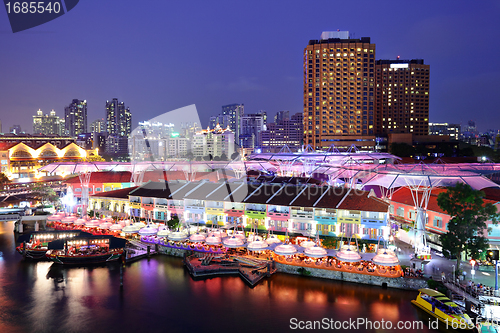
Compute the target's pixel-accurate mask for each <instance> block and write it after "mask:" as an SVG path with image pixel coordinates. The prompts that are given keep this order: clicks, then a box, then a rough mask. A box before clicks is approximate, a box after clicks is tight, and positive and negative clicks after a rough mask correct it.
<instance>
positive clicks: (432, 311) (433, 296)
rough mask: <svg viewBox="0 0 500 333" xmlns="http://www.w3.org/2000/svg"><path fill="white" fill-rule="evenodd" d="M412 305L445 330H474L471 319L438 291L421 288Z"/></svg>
mask: <svg viewBox="0 0 500 333" xmlns="http://www.w3.org/2000/svg"><path fill="white" fill-rule="evenodd" d="M418 291H419V294H418V296H417V298H416V299H415V300H412V301H411V302H412V304H413V305H415V306H417V307H418V308H420V309H422V310H424V311H425V312H427V313H428V314H429V315H431V316H433V317H435V318H437V319H438V320H439V321H440V322H441V323H443V324H445V325H446V327H447V328H451V329H460V330H474V329H475V328H476V326H475V325H474V323H473V321H472V320H471V318H470V317H469V316H468V315H467V314H465V313H463V312H462V310H461V309H460V308H459V307H458V305H457V304H456V303H455V302H453V301H452V300H451V299H449V298H448V297H447V296H446V295H445V294H443V293H440V292H439V291H436V290H432V289H428V288H422V289H419V290H418Z"/></svg>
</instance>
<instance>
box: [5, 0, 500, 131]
mask: <svg viewBox="0 0 500 333" xmlns="http://www.w3.org/2000/svg"><path fill="white" fill-rule="evenodd" d="M337 29H340V30H348V31H350V32H351V34H354V37H355V38H360V37H371V41H372V43H375V44H376V59H395V58H396V56H398V55H399V56H401V59H414V58H423V59H424V61H425V63H426V64H428V65H430V68H431V72H430V73H431V74H430V75H431V79H430V121H431V122H438V121H439V122H441V121H443V122H444V121H447V122H453V123H466V122H467V120H470V119H473V120H476V123H477V126H478V129H479V130H482V131H484V130H487V129H490V128H491V129H500V117H499V111H500V107H499V103H498V99H499V96H500V84H499V83H498V81H499V78H500V61H499V59H500V42H499V41H500V1H497V0H489V1H457V0H453V1H448V0H447V1H442V0H431V1H334V0H329V1H317V0H315V1H292V0H289V1H272V0H271V1H270V0H267V1H256V0H252V1H239V0H233V1H219V0H217V1H158V0H157V1H152V0H146V1H144V0H143V1H102V0H101V1H97V0H80V2H79V4H78V5H77V6H76V7H75V8H74V9H73V10H71V11H70V12H68V13H67V14H65V15H63V16H61V17H59V18H57V19H55V20H54V21H51V22H48V23H46V24H43V25H41V26H38V27H35V28H32V29H29V30H26V31H23V32H18V33H12V30H11V28H10V25H9V21H8V18H7V14H6V11H5V9H0V39H1V44H0V62H1V70H0V120H1V121H2V125H3V131H4V132H7V131H8V129H9V127H10V126H12V125H13V124H20V125H21V127H22V129H23V130H25V131H26V132H31V131H32V129H33V127H32V116H33V115H34V114H35V112H36V110H38V109H39V108H41V109H42V110H43V111H44V112H45V113H48V112H49V111H50V110H51V109H55V110H56V113H57V114H58V115H59V116H63V114H64V106H66V105H68V104H69V103H70V102H71V100H72V99H74V98H78V99H86V100H87V102H88V120H89V121H88V123H89V125H90V122H91V121H93V120H95V119H97V118H102V117H104V110H105V102H106V100H110V99H112V98H114V97H117V98H118V99H120V100H121V101H124V102H125V104H126V105H127V106H129V107H130V109H131V111H132V117H133V121H134V124H136V123H137V122H138V121H141V120H147V119H150V118H153V117H155V116H158V115H159V114H162V113H164V112H166V111H169V110H173V109H177V108H180V107H183V106H186V105H190V104H196V107H197V109H198V113H199V115H200V119H201V120H202V123H203V124H204V125H206V123H207V121H208V117H209V116H210V115H215V114H217V113H219V112H220V110H221V106H222V105H225V104H232V103H244V104H245V112H246V113H254V112H257V111H259V110H266V111H267V112H268V114H270V115H274V114H275V113H276V112H277V111H280V110H290V111H291V112H292V113H295V112H302V104H303V100H302V84H303V83H302V75H303V73H302V61H303V58H302V54H303V50H304V47H305V46H306V45H307V43H308V41H309V40H310V39H319V36H320V34H321V32H322V31H326V30H337Z"/></svg>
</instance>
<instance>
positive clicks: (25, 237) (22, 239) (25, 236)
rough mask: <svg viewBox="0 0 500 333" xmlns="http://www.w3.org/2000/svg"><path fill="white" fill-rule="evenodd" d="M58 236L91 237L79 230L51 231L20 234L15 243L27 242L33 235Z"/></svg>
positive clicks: (89, 234)
mask: <svg viewBox="0 0 500 333" xmlns="http://www.w3.org/2000/svg"><path fill="white" fill-rule="evenodd" d="M43 234H46V235H59V234H77V235H78V236H91V235H92V234H91V233H88V232H84V231H80V230H51V231H32V232H30V233H27V234H22V235H21V236H19V237H17V240H16V242H17V243H23V242H29V241H30V240H31V236H35V235H43Z"/></svg>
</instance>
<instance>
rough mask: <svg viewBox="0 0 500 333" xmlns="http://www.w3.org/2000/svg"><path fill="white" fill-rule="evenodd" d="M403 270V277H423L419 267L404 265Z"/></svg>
mask: <svg viewBox="0 0 500 333" xmlns="http://www.w3.org/2000/svg"><path fill="white" fill-rule="evenodd" d="M403 272H404V276H405V277H414V278H423V277H424V272H422V270H421V269H413V268H410V267H406V268H405V269H404V271H403Z"/></svg>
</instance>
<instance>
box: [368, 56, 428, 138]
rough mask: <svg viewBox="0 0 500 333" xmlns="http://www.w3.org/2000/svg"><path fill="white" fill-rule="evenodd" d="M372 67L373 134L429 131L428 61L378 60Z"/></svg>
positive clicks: (426, 132) (421, 133)
mask: <svg viewBox="0 0 500 333" xmlns="http://www.w3.org/2000/svg"><path fill="white" fill-rule="evenodd" d="M375 70H376V71H375V73H376V75H375V80H376V91H375V101H376V103H375V115H376V120H375V122H376V134H377V135H383V136H386V135H388V134H390V133H412V134H414V135H428V134H429V65H425V64H424V60H422V59H413V60H401V59H397V60H377V61H376V63H375ZM368 97H369V98H370V101H371V100H372V96H368Z"/></svg>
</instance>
